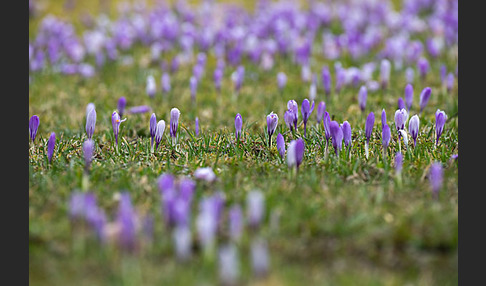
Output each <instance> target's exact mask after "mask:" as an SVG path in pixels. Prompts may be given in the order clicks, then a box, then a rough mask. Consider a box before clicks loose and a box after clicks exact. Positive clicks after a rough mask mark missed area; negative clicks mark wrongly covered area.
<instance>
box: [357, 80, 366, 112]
mask: <svg viewBox="0 0 486 286" xmlns="http://www.w3.org/2000/svg"><path fill="white" fill-rule="evenodd" d="M367 97H368V90H367V89H366V86H364V85H362V86H361V88H360V89H359V93H358V102H359V108H361V111H364V110H365V108H366V98H367Z"/></svg>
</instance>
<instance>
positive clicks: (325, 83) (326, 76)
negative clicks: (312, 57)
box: [321, 66, 331, 96]
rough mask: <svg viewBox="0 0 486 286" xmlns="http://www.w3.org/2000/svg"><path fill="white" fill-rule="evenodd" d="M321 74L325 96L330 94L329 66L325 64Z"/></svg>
mask: <svg viewBox="0 0 486 286" xmlns="http://www.w3.org/2000/svg"><path fill="white" fill-rule="evenodd" d="M321 76H322V86H323V87H324V93H325V94H326V96H329V95H330V94H331V73H330V72H329V68H328V67H327V66H324V67H322V72H321Z"/></svg>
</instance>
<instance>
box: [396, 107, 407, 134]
mask: <svg viewBox="0 0 486 286" xmlns="http://www.w3.org/2000/svg"><path fill="white" fill-rule="evenodd" d="M407 119H408V113H407V110H405V108H402V109H398V110H397V111H395V127H396V128H397V131H398V130H404V129H405V122H407Z"/></svg>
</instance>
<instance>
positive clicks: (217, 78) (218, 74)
mask: <svg viewBox="0 0 486 286" xmlns="http://www.w3.org/2000/svg"><path fill="white" fill-rule="evenodd" d="M213 79H214V85H215V87H216V90H217V91H218V92H219V91H221V80H222V79H223V70H222V69H220V68H216V69H215V70H214V75H213Z"/></svg>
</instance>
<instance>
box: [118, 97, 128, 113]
mask: <svg viewBox="0 0 486 286" xmlns="http://www.w3.org/2000/svg"><path fill="white" fill-rule="evenodd" d="M126 105H127V100H126V99H125V97H124V96H122V97H120V98H119V99H118V103H117V109H118V112H119V114H120V117H122V116H123V112H125V106H126Z"/></svg>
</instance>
